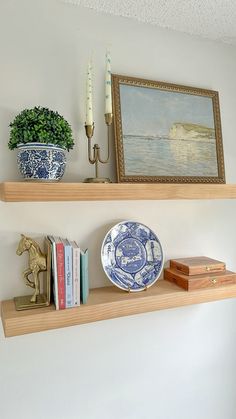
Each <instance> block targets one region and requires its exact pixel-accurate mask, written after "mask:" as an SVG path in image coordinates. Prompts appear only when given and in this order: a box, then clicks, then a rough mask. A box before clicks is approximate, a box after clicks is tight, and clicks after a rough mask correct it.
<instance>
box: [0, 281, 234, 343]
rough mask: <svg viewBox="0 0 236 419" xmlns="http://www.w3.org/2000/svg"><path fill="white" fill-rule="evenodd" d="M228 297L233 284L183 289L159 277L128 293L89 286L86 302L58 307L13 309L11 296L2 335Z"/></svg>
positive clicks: (4, 305) (5, 308)
mask: <svg viewBox="0 0 236 419" xmlns="http://www.w3.org/2000/svg"><path fill="white" fill-rule="evenodd" d="M232 297H236V284H229V285H224V286H221V287H215V286H212V287H210V288H205V289H200V290H195V291H185V290H183V289H181V288H179V287H177V285H175V284H173V283H170V282H168V281H165V280H159V281H157V284H155V285H153V286H152V287H151V288H149V289H148V290H147V291H143V292H138V293H130V294H129V293H126V292H124V291H122V290H119V289H118V288H116V287H113V286H111V287H104V288H95V289H92V290H90V295H89V300H88V303H87V304H85V305H81V306H80V307H77V308H71V309H67V310H60V311H56V310H55V308H54V306H50V307H47V308H41V309H34V310H25V311H16V310H15V306H14V302H13V300H8V301H3V302H2V322H3V327H4V332H5V336H6V337H10V336H16V335H23V334H26V333H33V332H41V331H44V330H50V329H57V328H61V327H67V326H74V325H79V324H83V323H91V322H96V321H99V320H106V319H112V318H116V317H123V316H130V315H134V314H140V313H145V312H150V311H156V310H163V309H168V308H174V307H180V306H186V305H191V304H198V303H205V302H210V301H216V300H222V299H225V298H232Z"/></svg>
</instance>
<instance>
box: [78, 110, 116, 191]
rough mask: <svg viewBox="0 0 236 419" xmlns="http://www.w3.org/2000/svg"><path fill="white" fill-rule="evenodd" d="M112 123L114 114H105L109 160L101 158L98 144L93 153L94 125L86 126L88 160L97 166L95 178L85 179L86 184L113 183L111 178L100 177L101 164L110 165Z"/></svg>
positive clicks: (95, 145)
mask: <svg viewBox="0 0 236 419" xmlns="http://www.w3.org/2000/svg"><path fill="white" fill-rule="evenodd" d="M112 121H113V114H112V113H106V114H105V123H106V125H107V158H106V159H102V158H101V150H100V146H99V145H98V144H94V146H93V152H92V144H91V142H92V141H91V139H92V137H93V133H94V123H93V124H92V125H86V124H85V132H86V136H87V138H88V159H89V163H91V164H95V177H93V178H87V179H85V180H84V182H86V183H110V182H111V180H110V179H109V178H103V177H99V171H98V164H99V163H102V164H106V163H108V161H109V158H110V130H111V124H112Z"/></svg>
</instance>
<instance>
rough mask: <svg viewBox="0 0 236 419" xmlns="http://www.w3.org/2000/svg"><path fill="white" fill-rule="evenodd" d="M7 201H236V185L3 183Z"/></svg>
mask: <svg viewBox="0 0 236 419" xmlns="http://www.w3.org/2000/svg"><path fill="white" fill-rule="evenodd" d="M0 198H1V200H2V201H6V202H27V201H28V202H34V201H118V200H119V201H120V200H158V199H235V198H236V185H226V184H213V185H212V184H186V185H185V184H163V183H153V184H151V183H145V184H144V183H141V184H134V183H110V184H91V183H90V184H89V183H66V182H58V183H41V182H40V183H37V182H3V183H0Z"/></svg>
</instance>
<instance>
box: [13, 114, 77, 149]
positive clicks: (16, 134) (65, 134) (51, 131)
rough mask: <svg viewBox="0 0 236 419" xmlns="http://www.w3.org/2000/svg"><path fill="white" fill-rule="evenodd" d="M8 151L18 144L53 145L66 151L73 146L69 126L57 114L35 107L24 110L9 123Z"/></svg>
mask: <svg viewBox="0 0 236 419" xmlns="http://www.w3.org/2000/svg"><path fill="white" fill-rule="evenodd" d="M10 127H11V132H10V140H9V142H8V147H9V148H10V150H13V149H14V148H16V147H17V146H18V145H19V144H26V143H36V142H37V143H44V144H49V143H50V144H54V145H57V146H59V147H62V148H64V149H66V150H68V151H69V150H71V149H72V148H73V146H74V141H73V138H72V130H71V126H70V125H69V124H68V122H67V121H66V120H65V119H64V118H63V116H61V115H59V113H58V112H55V111H51V110H50V109H48V108H43V107H40V106H36V107H35V108H33V109H25V110H24V111H22V112H21V113H19V114H18V115H17V116H16V117H15V119H14V121H13V122H11V123H10Z"/></svg>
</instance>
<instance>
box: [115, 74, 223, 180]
mask: <svg viewBox="0 0 236 419" xmlns="http://www.w3.org/2000/svg"><path fill="white" fill-rule="evenodd" d="M167 86H168V85H167ZM189 89H190V91H189ZM189 89H187V88H183V89H181V86H179V88H178V89H171V88H169V89H168V88H163V86H160V87H158V86H157V87H155V86H149V85H148V83H147V85H145V83H141V84H140V85H139V84H137V83H134V84H133V83H123V82H121V83H120V84H119V113H120V115H119V117H120V126H121V129H122V132H120V138H118V141H119V142H120V143H122V144H121V149H122V159H123V161H122V162H121V163H122V164H121V169H122V176H123V179H121V181H122V180H123V181H126V180H127V181H133V180H134V181H138V180H140V181H155V180H156V181H162V180H164V181H177V182H181V181H186V180H187V181H188V180H189V181H190V182H194V181H196V182H201V181H203V182H204V181H205V179H206V181H210V182H213V183H218V182H219V183H221V182H222V181H224V168H223V149H222V143H221V138H217V134H218V137H219V133H220V121H219V126H216V123H218V121H217V118H216V115H215V109H214V105H215V100H216V97H215V94H216V93H217V92H212V93H213V94H205V95H204V94H201V93H202V91H200V89H199V92H198V89H195V90H194V91H193V92H191V88H189ZM176 90H177V91H176ZM207 92H211V91H207ZM217 99H218V98H217ZM118 147H119V144H118ZM219 157H220V158H221V162H219ZM122 176H121V177H122Z"/></svg>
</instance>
